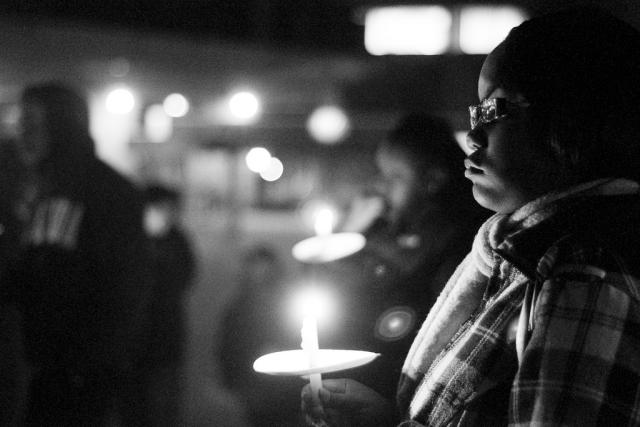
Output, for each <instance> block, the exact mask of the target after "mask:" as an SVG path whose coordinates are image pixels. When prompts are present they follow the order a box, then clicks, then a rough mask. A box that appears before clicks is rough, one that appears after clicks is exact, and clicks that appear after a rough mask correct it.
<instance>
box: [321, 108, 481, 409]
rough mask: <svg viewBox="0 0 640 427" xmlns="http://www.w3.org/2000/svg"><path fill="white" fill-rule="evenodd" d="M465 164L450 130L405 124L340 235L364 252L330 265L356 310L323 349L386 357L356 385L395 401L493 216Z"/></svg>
mask: <svg viewBox="0 0 640 427" xmlns="http://www.w3.org/2000/svg"><path fill="white" fill-rule="evenodd" d="M463 159H464V155H463V153H462V152H461V150H460V149H459V146H458V145H457V143H456V141H455V139H454V137H453V132H452V130H451V128H450V127H449V125H448V124H447V123H446V121H444V120H443V119H440V118H438V117H434V116H432V115H429V114H426V113H418V112H413V113H410V114H406V115H404V116H403V117H401V119H400V120H399V121H398V122H397V123H396V125H395V127H394V128H393V129H392V130H390V132H389V133H388V135H387V137H386V138H385V139H384V140H383V141H381V142H380V143H379V144H378V146H377V149H376V153H375V162H376V166H377V169H378V176H377V178H376V179H375V180H374V181H372V182H370V183H366V184H365V186H364V191H363V192H362V194H360V195H359V196H357V197H356V198H355V199H354V201H353V202H352V204H351V208H350V211H349V212H348V214H347V216H346V219H345V220H344V222H343V224H342V227H341V229H342V231H352V232H360V233H362V234H364V236H365V237H366V239H367V240H366V245H365V247H364V249H363V250H362V251H360V252H359V253H357V254H355V255H353V256H351V257H349V258H346V259H344V260H342V261H337V262H333V263H329V264H326V265H324V270H325V271H326V272H328V274H329V275H330V276H331V279H330V280H329V281H328V283H334V284H335V285H336V286H337V288H338V289H336V293H337V294H339V295H342V300H343V301H346V302H347V304H348V306H347V307H345V308H343V310H342V311H343V312H344V317H343V320H342V323H341V325H343V326H342V327H340V328H338V329H339V332H336V333H333V332H331V333H327V334H326V335H327V337H321V340H322V345H323V346H327V347H329V348H356V349H360V350H368V351H374V352H379V353H381V356H380V357H379V358H378V359H377V360H375V361H374V362H372V363H371V364H369V365H367V366H365V367H361V368H358V369H356V370H354V372H353V375H355V376H357V378H359V379H361V380H362V381H363V382H365V383H366V384H370V385H371V386H373V387H375V388H376V390H377V391H378V392H379V393H381V394H383V395H384V396H386V397H388V398H391V397H393V395H394V393H395V389H396V386H397V381H398V378H399V376H400V371H401V368H402V363H403V361H404V358H405V356H406V353H407V351H408V350H409V347H410V345H411V342H412V341H413V339H414V338H415V335H416V332H417V331H418V329H419V327H420V323H421V321H422V319H424V317H425V316H426V314H427V313H428V312H429V309H430V308H431V306H432V304H433V303H434V301H435V300H436V298H437V296H438V294H439V293H440V291H441V289H442V287H443V286H444V284H445V283H446V281H447V279H448V277H449V276H450V275H451V273H453V271H454V269H455V267H456V265H457V264H458V263H459V262H460V261H461V260H462V258H464V255H465V254H466V253H467V252H468V250H469V248H470V246H471V242H472V240H473V235H474V233H475V230H476V229H477V227H478V226H479V224H480V223H481V220H482V218H484V216H485V214H484V211H482V210H480V209H478V208H477V205H476V204H475V203H474V201H473V198H472V197H471V195H470V191H469V189H470V185H469V183H468V181H466V180H465V179H464V177H463V176H462V175H461V174H460V169H461V167H460V165H461V164H462V161H463Z"/></svg>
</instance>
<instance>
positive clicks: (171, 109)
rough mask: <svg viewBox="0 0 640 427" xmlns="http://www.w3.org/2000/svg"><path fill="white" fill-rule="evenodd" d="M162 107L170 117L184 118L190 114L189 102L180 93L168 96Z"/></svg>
mask: <svg viewBox="0 0 640 427" xmlns="http://www.w3.org/2000/svg"><path fill="white" fill-rule="evenodd" d="M162 106H163V107H164V111H165V112H166V113H167V115H169V116H170V117H176V118H177V117H184V116H185V115H186V114H187V113H188V112H189V101H188V100H187V98H185V97H184V95H182V94H179V93H172V94H170V95H167V97H166V98H165V99H164V102H163V103H162Z"/></svg>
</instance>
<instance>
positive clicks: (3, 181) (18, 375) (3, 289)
mask: <svg viewBox="0 0 640 427" xmlns="http://www.w3.org/2000/svg"><path fill="white" fill-rule="evenodd" d="M18 172H19V168H18V159H17V154H16V150H15V144H14V142H13V141H11V140H0V425H2V426H16V425H20V424H21V416H22V414H23V413H24V404H25V400H26V385H27V382H28V376H29V372H28V369H27V365H26V363H25V360H24V348H23V342H22V334H21V328H20V323H21V322H20V315H19V312H18V310H17V308H16V306H15V304H14V303H13V302H12V301H10V300H9V298H7V296H8V295H7V292H8V291H9V290H10V283H9V280H11V279H10V278H9V277H8V268H9V266H10V265H12V263H13V262H14V261H15V258H16V255H17V253H18V251H19V243H18V237H19V236H18V233H17V230H18V227H17V219H16V217H15V215H14V212H13V209H12V206H13V202H14V200H15V198H16V196H17V191H16V190H17V188H18V182H19V181H18Z"/></svg>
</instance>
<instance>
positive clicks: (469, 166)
mask: <svg viewBox="0 0 640 427" xmlns="http://www.w3.org/2000/svg"><path fill="white" fill-rule="evenodd" d="M464 168H465V171H464V176H465V177H467V178H470V177H472V176H477V175H482V174H484V171H483V170H482V169H481V168H479V167H478V166H476V165H475V164H473V162H472V161H471V160H469V159H465V161H464Z"/></svg>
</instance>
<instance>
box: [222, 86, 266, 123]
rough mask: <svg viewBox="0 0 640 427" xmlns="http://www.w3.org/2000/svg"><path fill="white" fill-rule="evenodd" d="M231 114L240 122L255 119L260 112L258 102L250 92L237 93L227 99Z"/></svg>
mask: <svg viewBox="0 0 640 427" xmlns="http://www.w3.org/2000/svg"><path fill="white" fill-rule="evenodd" d="M229 110H230V111H231V114H232V115H233V116H234V117H235V118H237V119H239V120H242V121H250V120H252V119H255V118H256V116H257V115H258V113H259V111H260V101H259V100H258V97H257V96H256V95H254V94H253V93H251V92H237V93H235V94H233V95H232V96H231V98H229Z"/></svg>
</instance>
